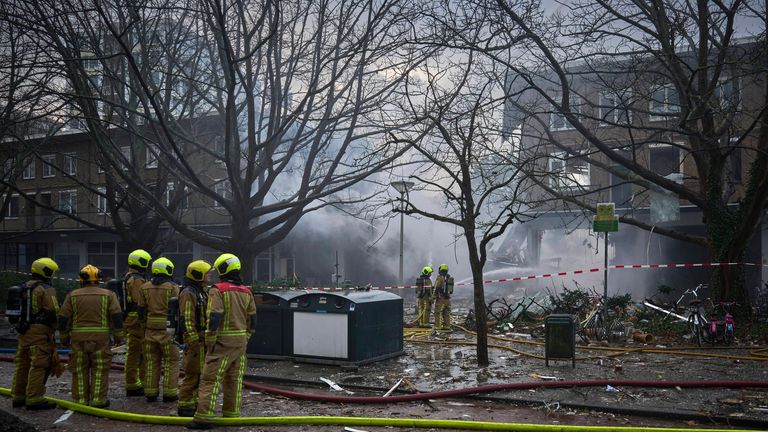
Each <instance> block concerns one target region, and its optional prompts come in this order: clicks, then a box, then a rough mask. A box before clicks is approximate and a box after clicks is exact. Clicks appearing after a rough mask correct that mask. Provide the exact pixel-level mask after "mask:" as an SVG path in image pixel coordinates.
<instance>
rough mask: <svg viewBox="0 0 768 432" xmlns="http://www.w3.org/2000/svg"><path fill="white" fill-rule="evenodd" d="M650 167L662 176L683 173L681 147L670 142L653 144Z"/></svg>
mask: <svg viewBox="0 0 768 432" xmlns="http://www.w3.org/2000/svg"><path fill="white" fill-rule="evenodd" d="M648 159H649V163H648V169H650V170H651V171H653V172H654V173H656V174H658V175H660V176H668V175H670V174H673V173H681V172H682V171H683V170H682V167H681V160H680V149H679V148H677V147H675V146H673V145H670V144H651V146H650V153H649V155H648Z"/></svg>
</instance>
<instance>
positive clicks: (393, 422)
mask: <svg viewBox="0 0 768 432" xmlns="http://www.w3.org/2000/svg"><path fill="white" fill-rule="evenodd" d="M532 384H541V383H532ZM601 385H602V384H601ZM766 385H767V386H768V384H766ZM489 387H490V386H489ZM464 390H471V389H464ZM464 390H462V391H464ZM10 393H11V392H10V390H9V389H7V388H0V394H2V395H4V396H10ZM290 393H295V392H290ZM425 395H427V396H428V395H434V393H423V394H421V395H418V396H425ZM428 397H430V396H428ZM346 399H359V398H354V397H346ZM376 399H379V402H378V403H388V402H392V401H391V400H389V399H394V397H390V398H382V397H376ZM48 400H50V401H51V402H54V403H56V404H57V405H59V406H60V407H62V408H65V409H68V410H72V411H74V412H79V413H81V414H87V415H92V416H95V417H101V418H106V419H110V420H118V421H126V422H132V423H145V424H162V425H177V426H183V425H186V424H187V423H189V422H190V421H191V420H192V418H191V417H175V416H157V415H146V414H135V413H128V412H122V411H113V410H106V409H100V408H93V407H89V406H86V405H81V404H77V403H74V402H70V401H65V400H62V399H56V398H51V397H48ZM213 421H214V423H215V424H216V425H218V426H268V425H271V426H280V425H339V426H379V427H399V428H439V429H462V430H494V431H519V432H588V431H616V432H747V430H746V429H743V430H740V429H697V428H655V427H625V426H566V425H543V424H526V423H498V422H484V421H469V420H435V419H401V418H382V417H337V416H279V417H277V416H275V417H238V418H215V419H213Z"/></svg>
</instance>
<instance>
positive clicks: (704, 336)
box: [687, 298, 712, 346]
mask: <svg viewBox="0 0 768 432" xmlns="http://www.w3.org/2000/svg"><path fill="white" fill-rule="evenodd" d="M687 310H688V312H689V313H688V329H689V330H690V331H691V337H692V338H693V340H694V341H695V342H696V344H697V345H698V346H701V344H702V343H704V342H710V341H711V340H712V335H711V334H710V332H709V323H708V322H707V318H706V317H705V316H704V307H703V306H702V305H701V299H698V298H697V299H695V300H691V301H690V302H688V307H687Z"/></svg>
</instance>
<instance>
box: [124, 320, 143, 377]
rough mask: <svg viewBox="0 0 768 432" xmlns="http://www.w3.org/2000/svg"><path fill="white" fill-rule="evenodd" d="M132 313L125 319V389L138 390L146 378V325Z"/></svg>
mask: <svg viewBox="0 0 768 432" xmlns="http://www.w3.org/2000/svg"><path fill="white" fill-rule="evenodd" d="M135 313H136V312H131V313H130V314H129V315H128V317H127V318H126V319H125V329H126V338H125V389H126V390H138V389H140V388H142V387H143V384H142V382H141V380H142V379H143V378H144V374H145V371H144V362H143V360H142V358H143V356H144V325H143V324H142V323H141V321H139V320H138V318H137V317H135V316H132V315H131V314H135Z"/></svg>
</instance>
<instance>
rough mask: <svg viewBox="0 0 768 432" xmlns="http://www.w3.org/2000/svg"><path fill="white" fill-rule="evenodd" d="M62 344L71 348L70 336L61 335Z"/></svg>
mask: <svg viewBox="0 0 768 432" xmlns="http://www.w3.org/2000/svg"><path fill="white" fill-rule="evenodd" d="M60 339H61V346H63V347H64V348H69V336H61V338H60Z"/></svg>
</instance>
